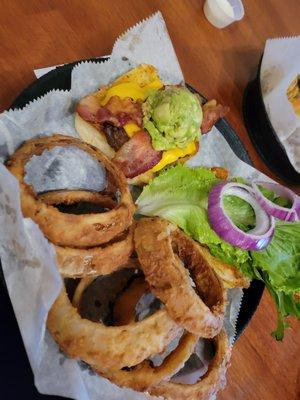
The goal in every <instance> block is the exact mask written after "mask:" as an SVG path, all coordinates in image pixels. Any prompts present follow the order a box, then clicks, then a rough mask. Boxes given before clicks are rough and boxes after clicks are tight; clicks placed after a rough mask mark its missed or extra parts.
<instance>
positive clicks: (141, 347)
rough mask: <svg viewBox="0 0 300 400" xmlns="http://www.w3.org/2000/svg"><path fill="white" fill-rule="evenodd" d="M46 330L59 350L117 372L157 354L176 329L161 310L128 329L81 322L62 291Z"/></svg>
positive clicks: (49, 315)
mask: <svg viewBox="0 0 300 400" xmlns="http://www.w3.org/2000/svg"><path fill="white" fill-rule="evenodd" d="M47 327H48V329H49V331H50V333H51V334H52V336H53V338H54V339H55V340H56V342H57V343H58V344H59V345H60V347H61V348H62V350H63V351H64V352H65V353H66V354H67V355H68V356H69V357H71V358H76V359H81V360H83V361H85V362H86V363H88V364H90V365H101V366H102V368H104V369H109V368H112V369H121V368H123V367H125V366H128V367H130V366H133V365H137V364H139V363H140V362H141V361H143V360H145V359H146V358H148V357H149V356H150V355H152V354H156V353H160V352H161V351H162V350H163V349H164V348H165V346H167V345H168V344H169V343H170V341H171V340H173V339H174V338H175V337H176V336H177V335H178V331H179V328H178V326H177V324H176V323H175V322H174V321H173V320H172V319H171V318H170V317H169V315H168V313H167V311H166V310H165V309H162V310H159V311H157V312H156V313H155V314H153V315H151V316H150V317H148V318H146V319H144V320H143V321H140V322H136V323H135V324H131V325H123V326H105V325H103V324H101V323H95V322H92V321H89V320H87V319H84V318H81V316H80V315H79V314H78V311H77V309H76V308H75V307H73V306H72V304H71V302H70V300H69V298H68V296H67V293H66V289H65V288H63V289H62V291H61V293H60V294H59V296H58V298H57V299H56V301H55V302H54V304H53V306H52V307H51V309H50V311H49V314H48V319H47Z"/></svg>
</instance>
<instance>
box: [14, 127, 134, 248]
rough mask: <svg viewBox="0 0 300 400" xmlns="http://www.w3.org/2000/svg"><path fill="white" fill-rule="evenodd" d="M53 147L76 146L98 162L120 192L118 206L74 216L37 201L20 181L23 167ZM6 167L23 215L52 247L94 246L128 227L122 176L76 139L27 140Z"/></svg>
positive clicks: (128, 208)
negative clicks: (15, 181)
mask: <svg viewBox="0 0 300 400" xmlns="http://www.w3.org/2000/svg"><path fill="white" fill-rule="evenodd" d="M55 146H60V147H62V146H64V147H67V146H76V147H78V148H80V149H82V150H84V151H86V152H87V153H89V154H90V155H91V156H93V157H94V158H96V159H97V160H98V161H99V162H101V163H102V164H103V165H104V166H105V168H106V170H107V172H108V175H109V176H111V177H112V178H113V180H114V182H115V184H116V186H117V187H118V188H119V190H120V201H119V203H118V205H117V206H116V207H115V208H113V209H111V210H109V211H107V212H105V213H93V214H82V215H75V214H66V213H62V212H60V211H59V210H58V209H57V208H55V207H53V206H51V205H47V204H45V203H44V202H43V201H41V200H39V199H38V196H37V195H36V194H35V193H34V191H33V188H32V187H31V186H30V185H28V184H26V183H25V181H24V173H25V165H26V163H27V161H28V160H29V159H30V158H31V157H32V156H33V155H41V154H42V153H43V151H44V150H47V149H51V148H53V147H55ZM7 166H8V169H9V170H10V172H11V173H12V174H13V175H15V177H16V178H17V179H18V180H19V183H20V188H21V205H22V211H23V214H24V216H25V217H30V218H32V219H33V220H34V221H35V222H36V223H37V224H38V225H39V227H40V228H41V230H42V231H43V232H44V234H45V236H46V237H47V238H48V239H49V240H50V241H51V242H53V243H54V244H56V245H60V246H70V247H78V248H84V247H92V246H98V245H100V244H102V243H106V242H108V241H110V240H111V239H113V238H114V237H115V236H116V235H118V234H120V233H121V232H123V231H124V230H125V229H127V228H128V227H129V226H130V225H131V222H132V215H133V212H134V209H135V207H134V204H133V201H132V198H131V195H130V191H129V188H128V185H127V182H126V179H125V177H124V175H123V174H122V172H121V171H119V170H118V169H117V167H116V166H115V165H114V164H112V162H111V161H109V160H108V158H107V157H106V156H104V155H103V154H102V153H100V152H99V151H98V150H96V149H95V148H93V147H92V146H90V145H88V144H86V143H83V142H82V141H80V140H78V139H75V138H72V137H70V136H63V135H57V134H55V135H52V136H47V137H42V138H38V139H33V140H29V141H27V142H26V143H24V144H23V145H22V146H21V147H20V148H19V149H18V150H17V151H16V152H15V153H14V154H13V155H12V157H11V158H10V160H9V161H8V163H7Z"/></svg>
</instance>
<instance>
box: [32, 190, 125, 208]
mask: <svg viewBox="0 0 300 400" xmlns="http://www.w3.org/2000/svg"><path fill="white" fill-rule="evenodd" d="M38 199H39V200H41V201H43V202H44V203H46V204H48V205H51V206H53V205H57V204H65V205H68V206H69V205H73V204H76V203H79V202H86V203H93V204H99V205H101V206H103V207H106V208H109V209H112V208H114V207H116V206H117V202H116V201H115V200H114V199H113V198H112V197H111V195H109V194H102V193H98V192H90V191H88V190H55V191H52V192H46V193H42V194H38Z"/></svg>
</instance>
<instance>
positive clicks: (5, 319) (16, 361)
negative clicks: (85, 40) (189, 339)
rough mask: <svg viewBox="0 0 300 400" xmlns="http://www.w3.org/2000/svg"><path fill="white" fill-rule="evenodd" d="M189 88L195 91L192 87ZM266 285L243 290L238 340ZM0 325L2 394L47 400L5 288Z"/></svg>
mask: <svg viewBox="0 0 300 400" xmlns="http://www.w3.org/2000/svg"><path fill="white" fill-rule="evenodd" d="M105 60H106V58H98V59H92V61H96V62H103V61H105ZM79 62H80V61H77V62H74V63H71V64H66V65H63V66H61V67H57V68H56V69H55V70H52V71H50V72H48V73H47V74H46V75H44V76H42V77H41V78H40V79H38V80H36V81H34V82H33V83H32V84H31V85H30V86H28V87H27V88H26V89H25V90H24V91H23V92H22V93H21V94H20V95H19V96H18V97H17V98H16V99H15V101H14V102H13V104H12V108H22V107H24V106H25V105H26V104H27V103H29V102H30V101H32V100H34V99H36V98H38V97H40V96H43V95H44V94H45V93H47V92H48V91H49V90H52V89H63V90H69V89H70V85H71V72H72V68H73V67H74V66H75V65H76V64H78V63H79ZM189 88H190V89H191V90H193V91H195V90H194V89H193V88H191V87H190V86H189ZM216 126H217V128H218V129H219V131H220V132H221V134H222V135H223V136H224V138H225V139H226V141H227V142H228V144H229V145H230V147H231V148H232V150H233V151H234V153H235V154H236V155H237V156H238V157H239V158H240V159H241V160H243V161H245V162H246V163H248V164H249V165H252V162H251V159H250V157H249V155H248V153H247V151H246V149H245V148H244V146H243V144H242V142H241V141H240V139H239V137H238V136H237V134H236V133H235V132H234V130H233V129H232V128H231V126H230V125H229V124H228V122H227V121H226V120H225V119H222V120H220V121H219V122H218V123H217V125H216ZM263 290H264V284H263V283H262V282H260V281H252V283H251V285H250V287H249V289H246V290H244V297H243V301H242V304H241V309H240V314H239V318H238V321H237V338H238V337H239V336H240V335H241V333H242V332H243V330H244V329H245V327H246V326H247V324H248V323H249V321H250V319H251V317H252V316H253V314H254V313H255V311H256V308H257V306H258V304H259V302H260V299H261V296H262V294H263ZM0 326H2V327H5V328H4V329H1V339H2V340H1V343H2V346H1V347H0V355H1V357H0V359H1V361H2V365H3V368H2V373H1V379H2V382H3V384H2V385H1V394H2V396H3V398H5V399H8V398H22V399H24V400H25V399H28V400H29V399H30V400H35V399H40V400H42V399H46V396H45V395H41V394H39V393H38V392H37V390H36V388H35V386H34V381H33V376H32V372H31V368H30V364H29V362H28V359H27V357H26V353H25V349H24V346H23V342H22V339H21V336H20V333H19V329H18V324H17V321H16V319H15V317H14V314H13V309H12V306H11V303H10V300H9V297H8V293H7V290H6V288H4V287H2V290H1V292H0ZM47 398H48V399H49V400H58V399H63V398H62V397H56V396H47Z"/></svg>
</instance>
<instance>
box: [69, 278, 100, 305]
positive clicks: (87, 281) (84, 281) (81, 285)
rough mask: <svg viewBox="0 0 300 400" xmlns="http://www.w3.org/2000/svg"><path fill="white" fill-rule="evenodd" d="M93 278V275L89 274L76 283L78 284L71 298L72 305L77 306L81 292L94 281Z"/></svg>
mask: <svg viewBox="0 0 300 400" xmlns="http://www.w3.org/2000/svg"><path fill="white" fill-rule="evenodd" d="M94 279H95V277H93V276H89V277H86V278H82V279H80V282H79V283H78V285H77V287H76V289H75V292H74V295H73V299H72V304H73V306H74V307H76V308H79V305H80V301H81V297H82V294H83V292H84V291H85V289H86V288H87V287H88V286H90V284H91V283H92V282H93V281H94Z"/></svg>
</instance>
